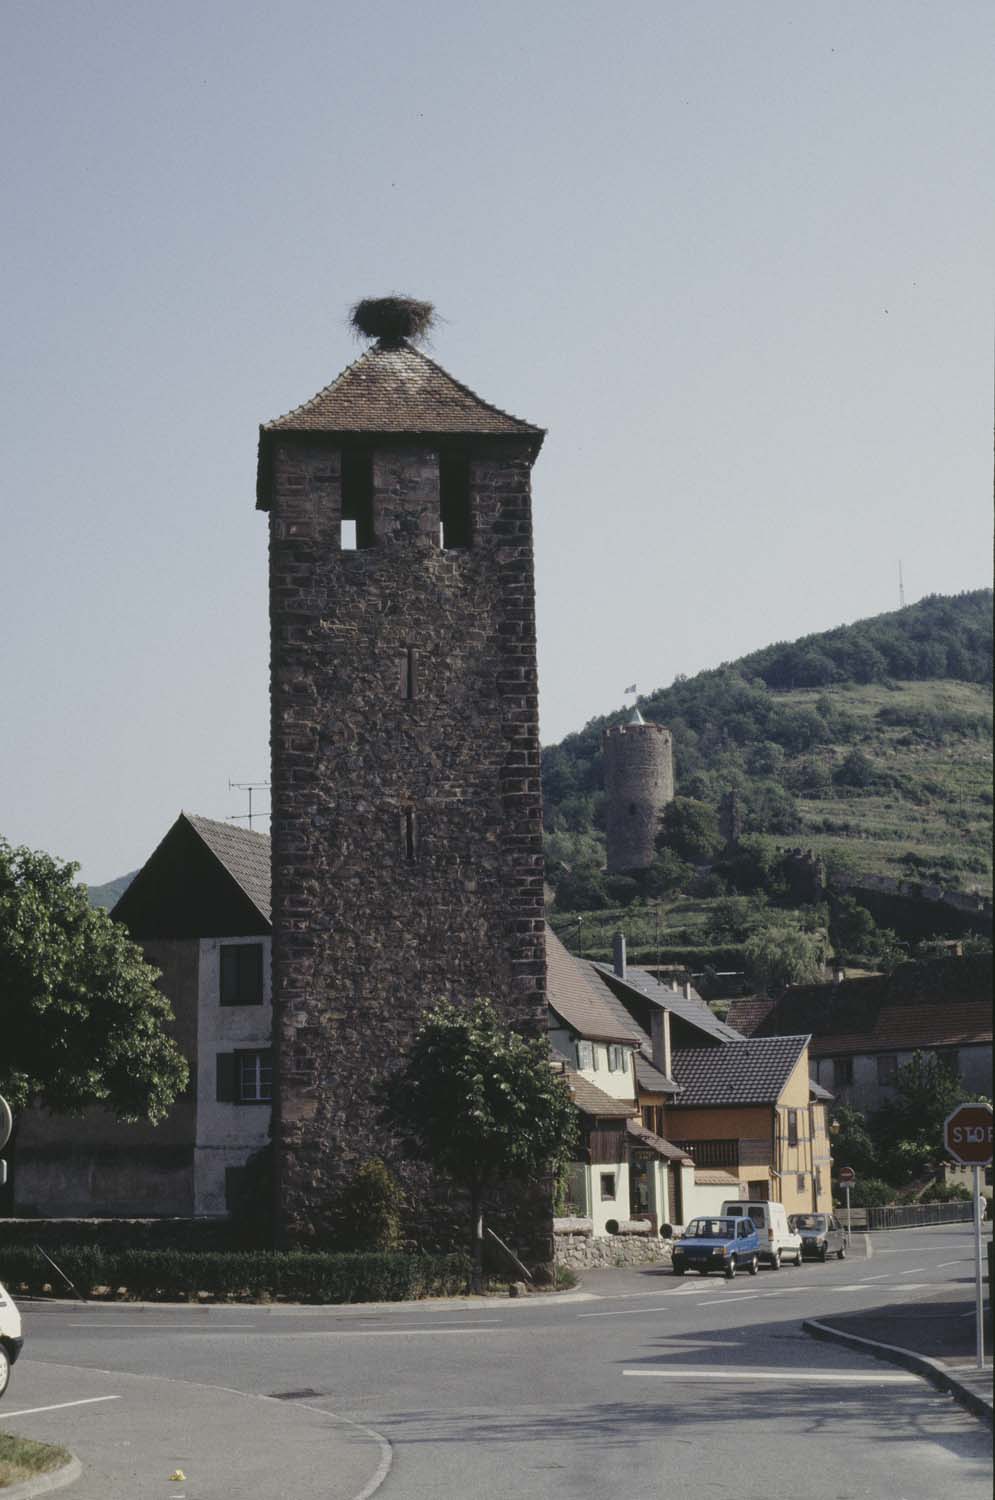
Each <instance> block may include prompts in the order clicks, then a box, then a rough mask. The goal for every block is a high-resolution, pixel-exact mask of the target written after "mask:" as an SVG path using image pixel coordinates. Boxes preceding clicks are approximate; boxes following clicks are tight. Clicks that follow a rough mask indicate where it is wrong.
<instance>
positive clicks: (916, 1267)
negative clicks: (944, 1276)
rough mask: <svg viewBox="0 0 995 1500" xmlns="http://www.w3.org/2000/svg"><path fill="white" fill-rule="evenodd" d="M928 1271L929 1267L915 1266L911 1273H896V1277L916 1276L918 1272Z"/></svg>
mask: <svg viewBox="0 0 995 1500" xmlns="http://www.w3.org/2000/svg"><path fill="white" fill-rule="evenodd" d="M928 1269H929V1268H928V1267H927V1266H913V1267H912V1269H911V1271H896V1272H895V1275H896V1276H914V1275H915V1274H916V1272H917V1271H926V1270H928Z"/></svg>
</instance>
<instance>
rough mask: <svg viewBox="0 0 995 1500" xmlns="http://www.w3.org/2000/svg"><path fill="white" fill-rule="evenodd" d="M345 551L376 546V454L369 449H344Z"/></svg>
mask: <svg viewBox="0 0 995 1500" xmlns="http://www.w3.org/2000/svg"><path fill="white" fill-rule="evenodd" d="M341 538H342V539H341V547H342V550H343V551H344V552H352V551H356V550H358V549H359V548H362V547H372V546H374V545H375V544H376V535H375V534H374V529H373V454H372V452H371V451H370V449H369V448H343V450H342V533H341Z"/></svg>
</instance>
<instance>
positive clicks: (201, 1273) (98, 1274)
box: [0, 1246, 470, 1302]
mask: <svg viewBox="0 0 995 1500" xmlns="http://www.w3.org/2000/svg"><path fill="white" fill-rule="evenodd" d="M51 1255H52V1260H54V1261H55V1262H56V1264H57V1265H59V1266H60V1267H61V1268H62V1270H63V1271H64V1272H65V1274H66V1276H68V1277H69V1279H70V1281H72V1282H73V1283H74V1285H75V1286H76V1287H78V1289H79V1290H80V1291H81V1292H82V1293H83V1295H84V1296H91V1295H93V1294H94V1292H95V1290H96V1289H105V1290H100V1291H97V1292H96V1294H97V1295H98V1296H105V1297H110V1298H125V1299H131V1300H140V1301H157V1300H158V1301H189V1300H194V1299H196V1298H197V1297H198V1295H199V1294H200V1293H206V1294H207V1295H208V1296H211V1297H215V1298H217V1299H219V1300H221V1301H251V1302H263V1301H277V1300H280V1301H285V1302H404V1301H409V1300H411V1299H414V1298H417V1297H431V1296H446V1295H451V1294H453V1293H460V1292H465V1291H466V1289H467V1286H468V1284H469V1274H470V1264H469V1258H468V1257H467V1256H466V1255H463V1254H449V1255H409V1254H401V1253H357V1254H333V1253H331V1252H325V1251H304V1250H289V1251H276V1250H241V1251H190V1252H184V1251H182V1250H103V1249H100V1248H98V1247H97V1246H63V1247H60V1248H57V1249H54V1250H52V1252H51ZM0 1281H2V1282H4V1284H5V1285H6V1286H7V1287H8V1289H9V1290H10V1291H12V1292H13V1293H15V1294H17V1293H18V1292H27V1293H29V1294H43V1293H45V1292H46V1291H47V1292H49V1293H50V1294H54V1295H56V1296H70V1295H71V1293H70V1291H69V1288H68V1287H66V1286H65V1285H64V1283H63V1281H62V1279H61V1277H59V1276H58V1275H57V1274H56V1272H55V1271H54V1270H53V1269H52V1266H51V1264H50V1263H49V1262H48V1261H47V1260H45V1258H44V1256H42V1255H41V1254H39V1252H38V1251H37V1250H35V1249H28V1248H27V1247H23V1246H3V1247H0Z"/></svg>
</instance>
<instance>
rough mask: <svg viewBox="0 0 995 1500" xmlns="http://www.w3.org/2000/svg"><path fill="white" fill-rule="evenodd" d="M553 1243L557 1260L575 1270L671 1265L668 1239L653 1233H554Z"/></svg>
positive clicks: (561, 1264)
mask: <svg viewBox="0 0 995 1500" xmlns="http://www.w3.org/2000/svg"><path fill="white" fill-rule="evenodd" d="M553 1247H554V1253H555V1255H556V1264H557V1265H558V1266H569V1267H570V1268H571V1269H572V1270H575V1271H582V1270H593V1269H595V1268H598V1267H601V1266H657V1265H668V1266H669V1265H670V1241H669V1240H661V1239H660V1237H659V1236H658V1235H655V1234H652V1235H647V1234H605V1235H592V1234H554V1235H553Z"/></svg>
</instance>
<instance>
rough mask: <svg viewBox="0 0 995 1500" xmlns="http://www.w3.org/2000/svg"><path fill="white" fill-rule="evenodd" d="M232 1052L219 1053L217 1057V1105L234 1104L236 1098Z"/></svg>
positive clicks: (234, 1059) (235, 1072) (236, 1075)
mask: <svg viewBox="0 0 995 1500" xmlns="http://www.w3.org/2000/svg"><path fill="white" fill-rule="evenodd" d="M236 1061H237V1059H236V1057H235V1053H234V1052H219V1053H218V1057H217V1098H218V1103H219V1104H234V1103H235V1102H236V1100H237V1098H238V1082H237V1080H238V1073H237V1069H236Z"/></svg>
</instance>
